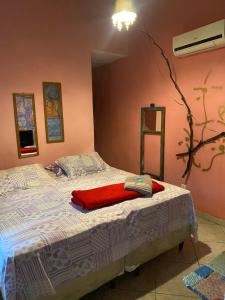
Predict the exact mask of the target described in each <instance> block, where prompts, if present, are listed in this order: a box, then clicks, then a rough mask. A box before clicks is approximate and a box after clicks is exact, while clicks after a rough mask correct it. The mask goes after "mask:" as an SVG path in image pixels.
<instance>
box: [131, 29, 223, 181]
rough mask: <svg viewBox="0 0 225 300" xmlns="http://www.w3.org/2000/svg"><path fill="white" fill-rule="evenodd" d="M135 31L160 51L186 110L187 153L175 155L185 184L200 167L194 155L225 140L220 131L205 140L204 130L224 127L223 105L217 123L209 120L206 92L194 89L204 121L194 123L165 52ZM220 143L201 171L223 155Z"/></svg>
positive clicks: (203, 89) (149, 35)
mask: <svg viewBox="0 0 225 300" xmlns="http://www.w3.org/2000/svg"><path fill="white" fill-rule="evenodd" d="M135 31H137V32H140V33H142V34H143V35H145V37H146V38H147V39H148V40H149V42H151V43H152V44H153V45H154V46H155V47H156V48H158V50H159V51H160V54H161V56H162V58H163V60H164V62H165V64H166V66H167V68H168V71H169V78H170V80H171V82H172V84H173V86H174V88H175V89H176V91H177V92H178V94H179V96H180V100H181V102H182V104H183V105H184V107H185V110H186V113H187V116H186V118H187V123H188V129H185V132H186V134H187V137H186V146H187V151H186V152H181V153H177V154H176V156H177V158H183V160H184V161H185V163H186V167H185V170H184V173H183V175H182V177H183V178H185V182H187V181H188V178H189V176H190V173H191V170H192V167H193V165H194V166H196V167H199V168H200V167H201V164H200V163H197V162H196V161H195V155H196V153H197V152H198V151H199V150H200V149H201V148H203V147H204V146H205V145H208V144H211V143H215V142H216V141H219V142H221V139H223V138H225V132H224V131H222V132H220V133H218V132H217V134H214V135H213V136H211V137H210V138H205V130H206V128H207V126H208V124H211V123H215V122H217V123H222V124H224V126H225V105H224V106H221V107H219V108H218V114H219V120H217V121H214V120H209V119H208V115H207V112H206V106H205V101H206V95H207V92H208V90H207V88H205V87H200V88H199V87H198V88H195V89H194V90H195V91H200V92H201V93H202V104H203V111H204V121H203V122H194V117H193V114H192V110H191V107H190V105H189V103H188V100H187V98H186V96H185V95H184V93H183V92H182V89H181V88H180V86H179V84H178V82H177V80H176V77H175V74H174V72H173V69H172V66H171V63H170V61H169V59H168V57H167V56H166V53H165V51H164V50H163V48H162V47H161V46H160V45H159V43H158V42H157V41H156V40H155V39H154V37H153V36H152V35H151V34H150V33H149V32H148V31H146V30H138V29H137V30H135ZM206 80H207V79H206ZM197 100H198V101H199V100H200V97H198V98H197ZM197 126H201V127H202V128H201V137H200V139H199V140H198V139H196V138H195V132H194V127H197ZM212 131H214V130H212ZM224 142H225V139H223V141H222V143H224ZM222 143H220V145H219V147H218V150H219V152H218V153H216V154H215V155H213V157H212V159H211V162H210V165H209V166H208V167H206V168H203V171H208V170H210V168H211V167H212V164H213V162H214V160H215V159H216V157H218V156H220V155H223V154H225V146H224V145H223V144H222ZM182 144H183V142H179V145H182ZM213 151H214V150H213Z"/></svg>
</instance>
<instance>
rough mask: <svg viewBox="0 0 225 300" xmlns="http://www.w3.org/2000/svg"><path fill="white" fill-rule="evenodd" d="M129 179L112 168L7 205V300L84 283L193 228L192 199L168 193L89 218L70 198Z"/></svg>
mask: <svg viewBox="0 0 225 300" xmlns="http://www.w3.org/2000/svg"><path fill="white" fill-rule="evenodd" d="M130 175H131V174H130V173H127V172H124V171H121V170H117V169H114V168H110V169H109V170H107V171H104V172H99V173H96V174H94V175H89V176H85V177H80V178H78V179H75V180H67V181H66V180H62V181H59V182H58V183H57V185H56V186H54V187H43V188H42V189H30V190H22V191H19V192H17V193H10V194H8V196H7V197H6V196H5V197H1V198H0V278H1V289H2V293H3V297H4V299H7V300H11V299H18V300H20V299H21V300H22V299H23V300H24V299H36V298H37V297H38V296H40V295H45V294H49V293H54V290H55V287H56V286H57V285H58V284H60V283H62V282H64V281H66V280H69V279H71V278H76V277H79V276H85V275H86V274H88V273H89V272H94V271H96V270H98V269H99V268H101V267H103V266H105V265H107V264H110V263H111V262H113V261H115V260H117V259H119V258H121V257H123V256H125V255H126V254H128V252H130V251H131V250H132V249H135V248H136V247H137V246H139V245H141V244H142V243H143V242H145V241H150V240H154V239H157V238H160V237H163V236H164V235H165V234H166V233H167V232H169V231H173V230H177V229H180V228H182V227H184V226H185V227H186V226H188V225H190V234H191V233H194V232H195V229H196V227H195V226H196V225H195V213H194V209H193V204H192V197H191V194H190V192H189V191H187V190H184V189H181V188H179V187H175V186H173V185H170V184H166V183H165V184H164V185H165V191H163V192H160V193H158V194H155V195H154V196H153V197H152V198H138V199H135V200H130V201H126V202H123V203H120V204H117V205H114V206H110V207H106V208H102V209H98V210H94V211H85V210H81V209H80V208H79V207H77V206H74V205H72V204H71V201H70V199H71V191H72V190H74V189H90V188H94V187H99V186H104V185H109V184H113V183H120V182H124V180H125V179H126V177H127V176H130Z"/></svg>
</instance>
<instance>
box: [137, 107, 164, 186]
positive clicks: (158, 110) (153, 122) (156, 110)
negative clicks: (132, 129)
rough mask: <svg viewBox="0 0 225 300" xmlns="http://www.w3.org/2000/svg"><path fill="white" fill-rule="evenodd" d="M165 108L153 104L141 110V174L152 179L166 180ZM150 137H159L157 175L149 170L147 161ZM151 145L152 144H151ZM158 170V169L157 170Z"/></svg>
mask: <svg viewBox="0 0 225 300" xmlns="http://www.w3.org/2000/svg"><path fill="white" fill-rule="evenodd" d="M165 115H166V108H165V107H156V106H155V105H154V104H151V105H150V106H149V107H142V108H141V149H140V155H141V157H140V174H149V175H151V177H153V178H155V179H158V180H164V148H165ZM150 136H157V137H159V146H157V149H158V147H159V149H158V152H159V153H160V156H159V170H158V171H157V174H153V173H152V171H149V170H147V168H148V167H147V165H148V164H147V163H146V162H147V161H146V156H147V155H146V151H145V150H147V149H145V148H146V147H145V146H146V144H147V143H148V141H147V138H148V137H150ZM150 143H151V142H150ZM149 160H150V161H151V157H150V158H149ZM157 169H158V168H157Z"/></svg>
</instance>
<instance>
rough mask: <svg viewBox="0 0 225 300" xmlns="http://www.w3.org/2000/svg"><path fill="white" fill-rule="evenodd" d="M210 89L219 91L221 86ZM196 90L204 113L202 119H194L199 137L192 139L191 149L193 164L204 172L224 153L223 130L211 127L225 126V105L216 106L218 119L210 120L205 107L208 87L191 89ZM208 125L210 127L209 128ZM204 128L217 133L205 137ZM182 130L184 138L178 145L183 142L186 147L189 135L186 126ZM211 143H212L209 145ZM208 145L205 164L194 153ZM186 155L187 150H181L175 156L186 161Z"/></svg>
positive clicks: (224, 139) (224, 137)
mask: <svg viewBox="0 0 225 300" xmlns="http://www.w3.org/2000/svg"><path fill="white" fill-rule="evenodd" d="M211 88H212V89H215V90H218V91H221V90H223V87H221V86H212V87H211ZM193 90H194V91H196V92H199V93H200V96H198V97H197V98H196V101H198V102H202V110H203V113H204V120H202V121H200V122H199V121H196V122H194V127H196V129H198V131H200V132H198V135H199V136H200V138H199V139H196V138H195V139H194V147H193V149H192V151H193V158H192V159H193V166H195V167H197V168H200V169H201V170H202V171H204V172H206V171H209V170H210V169H211V168H212V166H213V162H214V161H215V159H216V158H217V157H219V156H221V155H223V154H225V134H224V132H220V133H219V132H218V131H217V130H216V129H213V128H211V127H212V126H213V125H215V124H222V125H223V126H224V127H225V122H224V121H225V120H224V119H225V118H224V117H225V105H221V106H219V107H218V119H217V120H212V119H209V118H208V112H207V107H206V101H207V95H208V92H209V89H208V88H207V87H205V86H203V87H196V88H194V89H193ZM209 126H210V128H209ZM206 130H209V131H211V132H214V133H217V134H215V135H213V136H212V137H210V138H208V139H207V138H206V137H205V135H206ZM195 131H196V135H197V130H195ZM184 132H185V139H184V141H179V142H178V145H179V146H182V145H183V144H186V146H187V148H188V143H189V140H190V137H189V132H188V130H187V129H186V128H184ZM211 144H213V145H211ZM206 145H209V149H208V150H209V151H211V152H212V156H211V159H210V162H209V163H208V165H207V162H203V163H201V162H199V161H197V158H196V153H197V151H198V150H200V149H201V148H202V147H203V146H206ZM187 155H188V151H186V152H183V153H178V154H177V157H178V158H183V160H184V162H186V159H185V157H186V156H187Z"/></svg>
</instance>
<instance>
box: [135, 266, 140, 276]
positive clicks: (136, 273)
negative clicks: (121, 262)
mask: <svg viewBox="0 0 225 300" xmlns="http://www.w3.org/2000/svg"><path fill="white" fill-rule="evenodd" d="M139 275H140V267H138V268H137V269H135V270H134V276H135V277H137V276H139Z"/></svg>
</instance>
